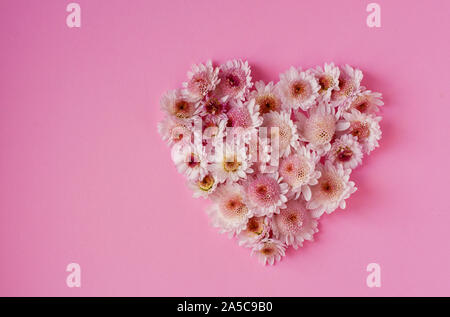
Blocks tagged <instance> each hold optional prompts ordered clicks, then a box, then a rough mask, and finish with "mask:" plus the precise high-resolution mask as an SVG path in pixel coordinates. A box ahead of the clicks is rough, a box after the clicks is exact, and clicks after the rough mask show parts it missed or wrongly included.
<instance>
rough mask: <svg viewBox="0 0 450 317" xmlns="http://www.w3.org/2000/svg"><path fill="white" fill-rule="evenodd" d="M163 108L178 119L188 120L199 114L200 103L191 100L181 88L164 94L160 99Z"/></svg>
mask: <svg viewBox="0 0 450 317" xmlns="http://www.w3.org/2000/svg"><path fill="white" fill-rule="evenodd" d="M160 104H161V109H162V110H163V111H165V112H166V113H167V114H168V115H169V116H172V117H173V118H176V119H178V120H187V119H191V118H192V117H194V115H196V114H197V108H198V103H194V102H191V101H189V100H188V99H187V98H186V97H185V96H183V95H182V93H181V92H180V91H179V90H171V91H168V92H167V93H166V94H164V95H163V96H162V98H161V101H160Z"/></svg>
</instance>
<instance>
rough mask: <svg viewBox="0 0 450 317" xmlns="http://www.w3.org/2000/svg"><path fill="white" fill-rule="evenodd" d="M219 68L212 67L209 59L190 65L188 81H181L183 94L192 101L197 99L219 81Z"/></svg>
mask: <svg viewBox="0 0 450 317" xmlns="http://www.w3.org/2000/svg"><path fill="white" fill-rule="evenodd" d="M218 73H219V69H218V68H213V66H212V63H211V61H210V60H209V61H207V62H206V64H198V65H195V64H194V65H192V71H189V72H188V81H187V82H184V83H183V88H184V89H183V94H184V95H185V96H186V97H187V98H188V99H190V100H192V101H194V102H195V101H199V100H200V99H202V98H203V97H205V96H206V95H207V94H208V93H209V92H210V91H213V90H214V89H215V88H216V86H217V84H218V83H219V81H220V80H219V78H218Z"/></svg>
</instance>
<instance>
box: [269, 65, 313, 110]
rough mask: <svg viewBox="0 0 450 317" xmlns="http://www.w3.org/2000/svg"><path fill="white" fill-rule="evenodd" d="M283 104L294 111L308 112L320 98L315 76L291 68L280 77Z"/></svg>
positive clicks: (279, 86)
mask: <svg viewBox="0 0 450 317" xmlns="http://www.w3.org/2000/svg"><path fill="white" fill-rule="evenodd" d="M277 87H278V89H279V91H280V95H281V98H282V101H283V103H284V104H285V105H286V106H290V107H291V108H292V109H298V108H300V109H302V110H304V111H306V110H308V109H309V108H310V107H311V106H312V105H313V104H314V102H315V101H316V98H317V97H318V96H319V93H318V92H319V84H318V83H317V80H316V79H315V78H314V76H313V75H312V74H310V73H308V72H302V71H300V70H297V69H296V68H294V67H291V68H290V69H289V70H288V71H287V72H286V73H284V74H281V75H280V81H279V83H278V84H277Z"/></svg>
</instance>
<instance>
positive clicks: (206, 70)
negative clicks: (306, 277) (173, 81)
mask: <svg viewBox="0 0 450 317" xmlns="http://www.w3.org/2000/svg"><path fill="white" fill-rule="evenodd" d="M362 78H363V74H362V72H361V71H360V70H359V69H354V68H352V67H350V66H349V65H345V66H343V67H337V66H335V65H334V64H333V63H330V64H325V65H324V66H323V67H320V66H318V67H316V68H314V69H308V70H301V69H299V68H294V67H291V68H290V69H289V70H288V71H287V72H285V73H283V74H281V75H280V80H279V81H278V83H276V84H274V83H273V82H270V83H268V84H265V83H264V82H262V81H259V82H256V83H253V82H252V78H251V70H250V67H249V65H248V62H243V61H241V60H232V61H228V62H226V63H225V64H222V65H220V66H218V67H215V66H213V64H212V63H211V61H208V62H206V63H205V64H199V65H193V66H192V70H191V71H189V72H188V78H187V81H186V82H184V83H183V85H182V88H180V89H177V90H173V91H169V92H167V93H166V94H165V95H164V96H163V97H162V99H161V107H162V110H163V111H164V112H165V113H166V116H165V118H164V120H163V121H162V122H160V123H159V125H158V130H159V133H160V134H161V136H162V138H163V139H164V140H166V141H167V142H168V143H169V145H170V146H172V159H173V161H174V163H175V164H176V166H177V168H178V171H179V172H180V173H182V174H184V175H185V176H186V178H187V180H188V186H189V187H190V188H191V189H192V190H193V192H194V197H204V198H209V199H211V201H212V206H211V207H210V208H209V209H208V210H207V213H208V214H209V216H210V217H211V221H212V224H213V226H215V227H218V228H219V230H220V231H221V232H223V233H228V234H229V235H230V236H231V237H236V238H237V240H238V242H239V245H241V246H245V247H249V248H250V249H251V253H252V254H257V255H258V257H259V259H260V261H261V262H262V263H263V264H266V263H269V264H271V265H272V264H274V263H275V262H276V261H279V260H280V259H281V258H282V257H283V256H284V255H285V250H286V248H287V247H289V246H292V247H293V248H295V249H297V248H298V247H301V246H302V245H303V242H304V241H305V240H308V241H312V240H313V236H314V234H315V233H316V232H318V229H317V225H318V218H319V217H321V216H322V214H324V213H325V212H326V213H328V214H329V213H332V212H333V211H335V210H336V209H337V208H341V209H344V208H345V206H346V202H345V200H346V199H347V198H348V197H349V196H350V195H351V194H352V193H354V192H355V191H356V187H355V183H354V182H352V181H350V180H349V178H350V174H351V171H352V170H353V169H354V168H356V167H357V166H358V165H360V164H361V162H362V157H363V155H364V154H369V153H370V152H371V151H372V150H374V149H375V148H376V147H378V141H379V139H380V138H381V130H380V126H379V121H380V120H381V117H379V116H376V113H377V112H378V110H379V106H382V105H383V101H382V100H381V99H382V96H381V94H380V93H377V92H372V91H370V90H367V89H366V88H365V87H363V86H361V80H362ZM198 123H200V128H198V126H199V125H198ZM196 127H197V128H196ZM211 128H212V130H211ZM261 128H266V129H269V130H270V131H271V132H270V133H269V135H270V136H271V137H272V139H270V141H268V142H267V144H266V146H265V147H263V150H261V148H260V150H259V152H258V151H257V153H258V154H259V159H258V160H255V157H254V156H252V155H249V149H250V148H252V143H251V141H250V138H243V141H242V144H243V146H241V147H233V146H229V142H228V141H227V142H226V145H225V146H222V147H219V148H220V150H217V147H216V149H215V156H214V159H211V157H210V155H209V154H210V153H208V147H207V146H206V144H212V145H213V146H214V145H215V146H218V145H219V144H222V145H223V140H224V139H227V136H229V134H230V132H229V131H231V130H230V129H239V130H238V131H239V133H238V134H239V135H255V134H258V131H260V129H261ZM206 130H208V131H209V132H208V133H206ZM199 131H200V132H199ZM211 131H212V132H211ZM259 133H260V132H259ZM200 134H203V136H200V140H201V141H200V142H195V141H193V140H194V139H195V138H196V137H198V136H199V135H200ZM205 134H208V138H204V135H205ZM206 139H208V140H206ZM273 140H276V142H274V141H273ZM181 148H183V149H186V148H187V149H188V151H186V150H183V151H181V150H180V149H181ZM275 149H276V152H277V154H278V156H279V163H278V161H277V163H278V164H275V165H274V164H272V163H271V162H272V161H270V162H269V159H268V157H269V156H270V155H272V154H274V153H272V152H275ZM272 158H273V157H272Z"/></svg>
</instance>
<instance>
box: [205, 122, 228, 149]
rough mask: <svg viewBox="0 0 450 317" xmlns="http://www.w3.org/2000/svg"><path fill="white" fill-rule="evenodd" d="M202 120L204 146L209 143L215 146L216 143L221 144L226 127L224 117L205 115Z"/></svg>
mask: <svg viewBox="0 0 450 317" xmlns="http://www.w3.org/2000/svg"><path fill="white" fill-rule="evenodd" d="M202 120H203V121H202V131H203V135H202V137H203V140H204V145H206V143H210V144H212V145H214V146H215V145H216V144H217V143H218V142H221V143H222V142H223V138H224V136H225V129H226V125H227V118H226V116H225V115H221V116H213V115H207V116H204V117H202Z"/></svg>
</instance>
